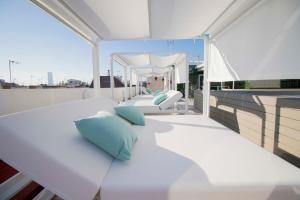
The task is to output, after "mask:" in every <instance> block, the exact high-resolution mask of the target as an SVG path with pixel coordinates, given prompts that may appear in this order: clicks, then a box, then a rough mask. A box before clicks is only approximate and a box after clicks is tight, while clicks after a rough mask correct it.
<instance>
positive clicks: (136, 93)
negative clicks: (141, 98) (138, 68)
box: [135, 73, 139, 96]
mask: <svg viewBox="0 0 300 200" xmlns="http://www.w3.org/2000/svg"><path fill="white" fill-rule="evenodd" d="M135 76H136V84H135V96H137V95H139V85H138V84H139V76H138V74H137V73H136V74H135Z"/></svg>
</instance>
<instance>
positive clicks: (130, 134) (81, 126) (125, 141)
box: [75, 111, 137, 160]
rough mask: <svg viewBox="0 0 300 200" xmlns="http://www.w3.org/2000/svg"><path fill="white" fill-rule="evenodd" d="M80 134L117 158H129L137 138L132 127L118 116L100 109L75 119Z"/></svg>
mask: <svg viewBox="0 0 300 200" xmlns="http://www.w3.org/2000/svg"><path fill="white" fill-rule="evenodd" d="M75 126H76V128H77V129H78V131H79V132H80V134H81V135H82V136H83V137H85V138H86V139H87V140H89V141H90V142H91V143H93V144H95V145H97V146H98V147H99V148H101V149H102V150H104V151H105V152H106V153H108V154H110V155H112V156H113V157H114V158H117V159H119V160H129V159H130V158H131V149H132V147H133V145H134V143H135V142H136V140H137V135H136V133H135V132H134V131H133V129H132V128H131V127H130V126H129V125H128V124H126V122H124V121H122V119H120V118H119V117H118V116H116V115H113V114H111V113H108V112H104V111H100V112H98V114H97V115H95V116H92V117H89V118H85V119H80V120H77V121H75Z"/></svg>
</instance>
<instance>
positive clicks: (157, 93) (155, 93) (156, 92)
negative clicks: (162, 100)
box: [153, 90, 161, 96]
mask: <svg viewBox="0 0 300 200" xmlns="http://www.w3.org/2000/svg"><path fill="white" fill-rule="evenodd" d="M160 93H161V91H160V90H156V91H155V92H154V94H153V96H157V95H159V94H160Z"/></svg>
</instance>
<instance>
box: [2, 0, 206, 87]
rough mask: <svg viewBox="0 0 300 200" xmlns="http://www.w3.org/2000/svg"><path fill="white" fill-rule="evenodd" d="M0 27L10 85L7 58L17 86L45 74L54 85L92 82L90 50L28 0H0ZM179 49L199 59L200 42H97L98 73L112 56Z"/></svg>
mask: <svg viewBox="0 0 300 200" xmlns="http://www.w3.org/2000/svg"><path fill="white" fill-rule="evenodd" d="M0 27H1V28H0V79H5V80H6V81H9V69H8V60H9V59H12V60H17V61H20V64H18V65H13V67H12V79H13V80H15V82H17V83H19V84H36V83H40V82H44V83H46V82H47V72H49V71H51V72H53V76H54V81H55V82H56V83H57V82H59V81H62V80H63V81H66V80H67V79H70V78H75V79H80V80H83V81H87V82H90V81H91V79H92V52H91V46H90V45H89V44H88V43H87V42H86V41H85V40H84V39H82V38H81V37H80V36H79V35H77V34H76V33H74V32H73V31H72V30H71V29H69V28H68V27H66V26H65V25H63V24H62V23H60V22H59V21H58V20H56V19H55V18H54V17H52V16H50V15H48V14H47V13H45V12H44V11H43V10H41V9H40V8H38V7H37V6H35V5H34V4H33V3H31V2H30V1H25V0H1V1H0ZM178 51H180V52H187V53H188V55H189V59H190V60H194V59H195V58H198V57H199V58H200V59H202V58H203V41H202V40H192V39H189V40H175V41H174V44H173V45H168V42H167V41H166V40H137V41H105V42H101V43H100V71H101V75H106V74H107V69H108V66H109V60H110V55H111V54H112V53H114V52H157V53H171V52H178ZM116 71H118V69H117V70H116ZM119 71H122V70H121V69H119ZM120 73H122V72H120Z"/></svg>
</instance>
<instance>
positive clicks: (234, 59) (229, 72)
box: [208, 0, 300, 81]
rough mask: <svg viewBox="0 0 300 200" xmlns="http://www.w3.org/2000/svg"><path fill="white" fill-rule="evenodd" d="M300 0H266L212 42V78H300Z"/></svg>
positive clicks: (210, 59) (215, 79) (210, 71)
mask: <svg viewBox="0 0 300 200" xmlns="http://www.w3.org/2000/svg"><path fill="white" fill-rule="evenodd" d="M299 36H300V1H299V0H272V1H271V0H269V1H267V0H263V1H261V2H260V3H258V4H257V5H256V6H255V7H254V8H253V9H252V10H250V11H249V12H248V13H246V14H245V15H244V16H243V17H241V18H240V19H239V20H238V21H236V22H235V23H234V24H232V25H231V26H229V27H228V28H227V29H225V31H223V32H222V33H221V34H219V35H217V36H216V37H215V38H214V39H213V40H212V41H210V53H209V57H210V58H209V67H210V69H209V78H208V79H209V81H233V80H269V79H299V78H300V66H299V64H300V42H299V41H300V40H299Z"/></svg>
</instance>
